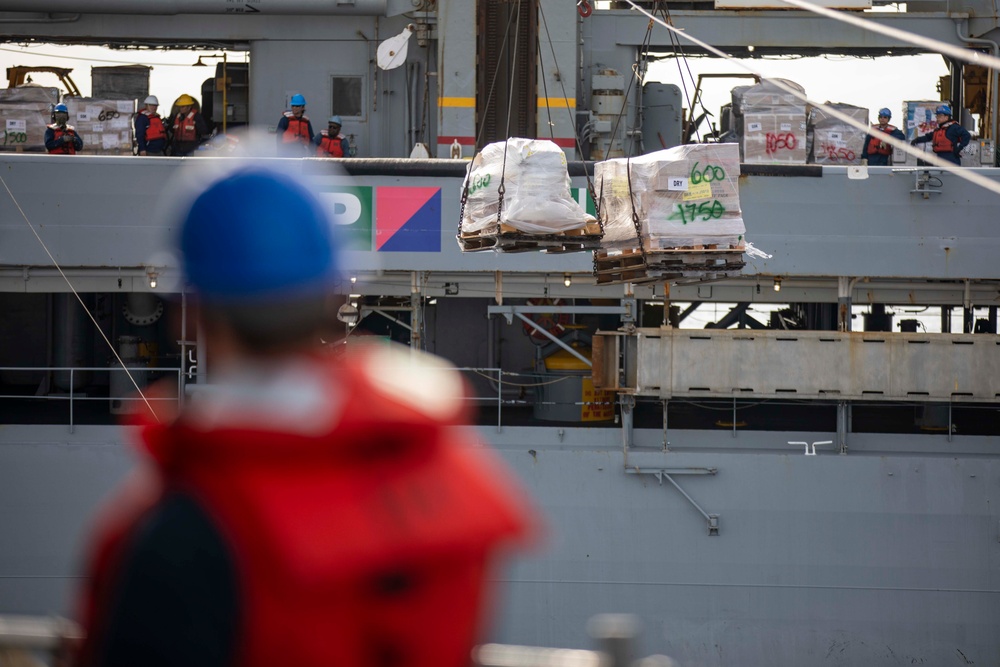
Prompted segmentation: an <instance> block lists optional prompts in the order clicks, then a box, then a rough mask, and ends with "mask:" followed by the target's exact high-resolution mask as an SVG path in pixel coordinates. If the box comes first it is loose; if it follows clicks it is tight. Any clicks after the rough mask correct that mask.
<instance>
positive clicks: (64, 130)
mask: <svg viewBox="0 0 1000 667" xmlns="http://www.w3.org/2000/svg"><path fill="white" fill-rule="evenodd" d="M49 128H50V129H52V130H54V131H55V138H56V139H61V138H62V137H63V135H65V134H68V135H69V136H71V137H75V136H76V130H74V129H73V126H72V125H65V126H60V125H55V124H52V125H49ZM49 153H52V154H53V155H76V146H75V145H74V143H73V142H72V141H66V142H63V143H61V144H59V146H57V147H56V148H53V149H51V150H49Z"/></svg>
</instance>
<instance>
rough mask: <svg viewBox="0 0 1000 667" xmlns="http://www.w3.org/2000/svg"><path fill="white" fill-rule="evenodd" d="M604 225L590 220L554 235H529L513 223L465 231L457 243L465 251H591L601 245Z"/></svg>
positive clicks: (552, 252) (553, 252)
mask: <svg viewBox="0 0 1000 667" xmlns="http://www.w3.org/2000/svg"><path fill="white" fill-rule="evenodd" d="M601 238H602V234H601V227H600V225H598V224H597V223H596V222H591V223H589V224H588V225H587V226H586V227H582V228H580V229H571V230H568V231H565V232H553V233H551V234H529V233H528V232H522V231H521V230H519V229H515V228H514V227H511V226H510V225H506V224H502V225H500V231H499V233H497V231H496V227H492V228H489V231H488V230H485V229H484V230H481V231H477V232H462V233H461V234H459V236H458V245H459V246H460V247H461V248H462V252H482V251H484V250H493V251H495V252H506V253H513V252H533V251H542V252H546V253H549V254H556V253H567V252H589V251H591V250H597V249H598V248H599V247H600V246H601Z"/></svg>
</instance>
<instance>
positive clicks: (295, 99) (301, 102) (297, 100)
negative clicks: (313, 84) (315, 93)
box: [292, 93, 306, 107]
mask: <svg viewBox="0 0 1000 667" xmlns="http://www.w3.org/2000/svg"><path fill="white" fill-rule="evenodd" d="M305 105H306V98H305V97H303V96H302V95H299V94H298V93H296V94H294V95H292V106H293V107H304V106H305Z"/></svg>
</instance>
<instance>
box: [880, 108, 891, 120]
mask: <svg viewBox="0 0 1000 667" xmlns="http://www.w3.org/2000/svg"><path fill="white" fill-rule="evenodd" d="M878 115H879V116H885V117H886V118H892V112H891V111H889V107H882V108H881V109H879V110H878Z"/></svg>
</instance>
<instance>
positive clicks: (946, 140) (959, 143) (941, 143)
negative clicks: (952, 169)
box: [910, 104, 972, 165]
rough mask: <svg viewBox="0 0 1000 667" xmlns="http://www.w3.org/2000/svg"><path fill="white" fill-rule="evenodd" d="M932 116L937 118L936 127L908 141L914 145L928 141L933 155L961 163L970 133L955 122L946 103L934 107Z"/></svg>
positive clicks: (970, 136) (970, 138) (970, 139)
mask: <svg viewBox="0 0 1000 667" xmlns="http://www.w3.org/2000/svg"><path fill="white" fill-rule="evenodd" d="M934 116H935V118H936V119H937V124H938V126H937V129H936V130H934V131H933V132H928V133H927V134H925V135H923V136H920V137H917V138H916V139H914V140H913V141H911V142H910V143H911V144H913V145H914V146H916V145H917V144H926V143H927V142H928V141H930V142H931V150H933V151H934V154H935V155H937V156H938V157H939V158H941V159H943V160H947V161H948V162H954V163H955V164H957V165H961V164H962V158H961V154H962V149H963V148H965V147H966V146H968V145H969V142H970V141H972V135H971V134H969V131H968V130H967V129H965V128H964V127H962V126H961V125H959V124H958V123H956V122H955V120H954V119H953V118H952V117H951V107H950V106H948V105H947V104H942V105H941V106H939V107H938V108H937V109H935V110H934Z"/></svg>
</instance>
